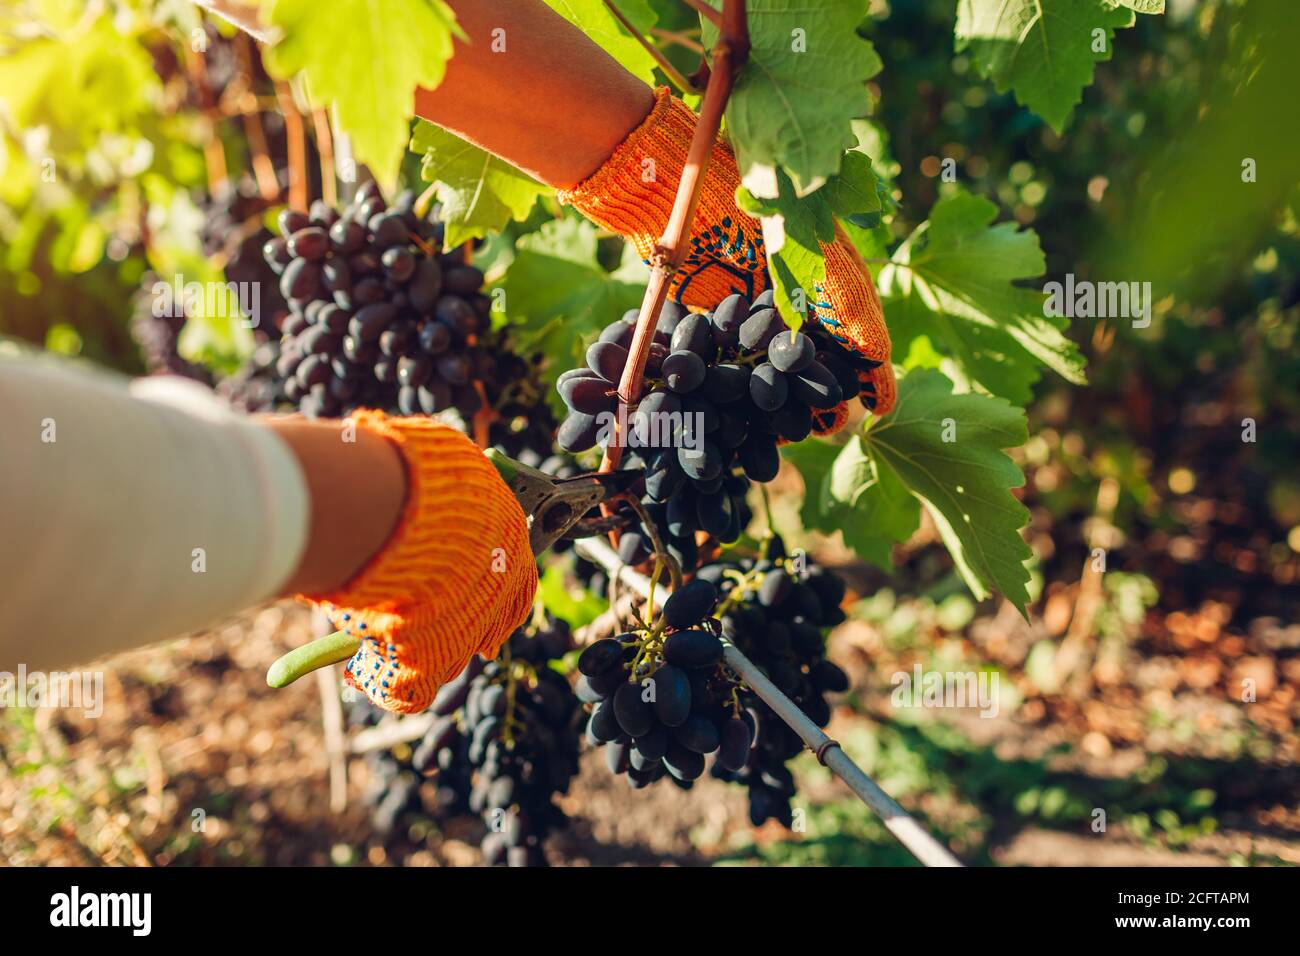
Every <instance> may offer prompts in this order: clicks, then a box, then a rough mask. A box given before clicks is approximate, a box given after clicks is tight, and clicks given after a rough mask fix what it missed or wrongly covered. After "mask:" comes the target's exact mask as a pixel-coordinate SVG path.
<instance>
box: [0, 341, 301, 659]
mask: <svg viewBox="0 0 1300 956" xmlns="http://www.w3.org/2000/svg"><path fill="white" fill-rule="evenodd" d="M0 349H3V346H2V345H0ZM309 506H310V502H309V500H308V491H307V485H306V482H305V481H304V479H303V475H302V472H301V469H300V467H299V465H298V462H297V459H296V458H295V457H294V455H293V453H292V452H291V451H290V450H289V448H288V447H287V446H286V445H285V444H284V443H283V442H282V441H281V440H280V438H279V437H278V436H276V435H275V434H274V433H273V432H272V431H271V430H270V429H268V428H265V427H262V426H260V425H258V424H257V423H256V422H255V421H253V420H249V419H241V418H240V417H238V416H236V415H235V414H234V413H232V412H230V411H229V410H228V409H226V408H225V407H224V406H223V405H221V404H220V402H219V401H218V400H217V399H215V398H214V397H213V396H212V395H211V393H210V392H208V391H207V390H206V389H204V388H203V387H202V386H200V385H198V384H197V383H194V382H189V381H186V380H182V379H178V378H155V379H139V380H136V381H134V382H131V383H130V384H129V385H128V380H127V379H124V378H121V377H119V376H113V375H109V374H106V373H103V372H97V371H93V370H90V369H87V368H84V367H81V366H76V365H73V364H71V363H68V362H61V361H57V360H54V359H51V358H49V357H48V356H35V357H33V356H30V355H18V354H8V355H6V354H3V353H2V352H0V671H12V670H14V668H15V667H16V666H17V665H18V664H19V663H24V664H26V665H27V667H28V669H29V670H30V669H49V668H54V667H63V666H67V665H71V664H79V663H85V662H87V661H89V660H91V659H93V658H94V657H97V656H99V655H101V654H104V653H107V652H110V651H115V650H120V649H123V648H127V647H134V646H139V645H141V644H146V643H149V642H151V641H155V640H159V639H163V638H168V637H174V636H176V635H178V634H182V633H185V632H187V631H190V630H194V629H195V628H198V627H202V626H204V625H207V624H210V623H213V622H214V621H216V620H219V619H220V618H222V617H224V616H226V615H229V614H232V613H234V612H237V611H239V610H242V609H244V608H246V607H249V606H251V605H254V604H257V603H259V602H261V601H264V600H266V599H267V598H269V597H271V596H272V595H274V594H276V593H277V592H278V591H279V589H280V587H281V586H282V585H283V583H284V582H285V581H286V580H287V579H288V577H289V575H290V574H291V573H292V572H293V570H294V569H295V568H296V567H297V565H298V562H299V559H300V558H301V555H302V549H303V547H304V545H305V543H306V538H307V523H308V514H309V510H310V508H309Z"/></svg>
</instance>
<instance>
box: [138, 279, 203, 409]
mask: <svg viewBox="0 0 1300 956" xmlns="http://www.w3.org/2000/svg"><path fill="white" fill-rule="evenodd" d="M158 281H159V279H158V276H157V275H155V274H154V273H152V272H147V273H145V275H144V279H143V281H142V282H141V285H140V288H139V289H138V290H137V291H136V292H135V294H134V296H133V298H132V300H131V338H132V339H134V340H135V344H136V345H137V346H139V349H140V358H141V359H142V360H143V361H144V366H145V369H146V370H147V371H148V372H149V373H150V374H151V375H181V376H184V377H185V378H192V379H194V380H195V381H196V382H203V383H204V384H205V385H207V384H211V382H212V376H211V375H210V374H209V372H208V370H207V369H206V368H204V367H203V366H201V365H195V364H194V363H193V362H191V361H189V360H188V359H185V358H182V357H181V353H180V349H179V348H178V344H179V341H180V335H181V330H182V329H183V328H184V327H185V321H186V318H187V316H185V315H184V314H183V313H182V314H181V315H170V314H169V315H155V314H154V305H155V301H156V299H155V296H154V294H153V291H152V290H153V287H154V284H155V283H157V282H158Z"/></svg>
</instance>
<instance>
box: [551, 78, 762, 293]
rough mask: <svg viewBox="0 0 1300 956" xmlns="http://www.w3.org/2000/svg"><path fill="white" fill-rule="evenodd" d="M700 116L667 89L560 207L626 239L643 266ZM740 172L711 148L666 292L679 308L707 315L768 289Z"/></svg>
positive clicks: (758, 231) (563, 194) (725, 149)
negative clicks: (741, 196)
mask: <svg viewBox="0 0 1300 956" xmlns="http://www.w3.org/2000/svg"><path fill="white" fill-rule="evenodd" d="M697 119H698V117H697V116H696V114H695V111H694V110H692V109H691V108H690V107H689V106H687V105H686V104H685V103H683V102H682V101H681V100H679V99H676V98H675V97H673V96H672V95H671V94H670V93H669V91H668V88H667V87H660V88H659V89H657V90H655V105H654V108H653V109H652V110H651V111H650V113H649V115H648V116H646V118H645V120H643V121H642V123H641V125H640V126H638V127H637V128H636V129H634V130H633V131H632V132H631V133H630V134H629V135H628V137H627V139H626V140H624V141H623V142H622V143H621V144H620V145H619V147H618V148H617V149H616V150H614V152H613V154H612V155H611V156H610V157H609V159H607V160H606V161H605V162H604V164H603V165H602V166H601V167H600V168H599V169H598V170H596V171H595V172H594V173H592V174H591V176H589V177H588V178H587V179H586V180H585V181H584V182H581V183H579V184H578V185H577V186H575V187H573V188H572V189H562V190H560V192H559V199H560V202H563V203H567V204H569V205H571V206H574V207H575V208H576V209H578V211H579V212H581V213H582V214H583V215H584V216H586V217H587V218H588V219H590V220H592V221H593V222H595V223H597V224H598V225H601V226H604V227H605V228H606V229H610V230H612V231H614V232H617V233H618V234H619V235H622V236H626V237H627V238H628V240H629V241H630V242H631V243H632V245H633V246H634V247H635V248H636V251H637V252H638V253H640V255H641V258H642V259H644V260H646V261H647V262H648V261H649V260H650V256H651V254H652V253H653V252H654V247H655V244H656V243H657V242H658V241H659V239H660V237H661V236H662V235H663V233H664V229H666V228H667V227H668V217H669V215H670V214H671V213H672V209H673V198H674V196H675V195H676V193H677V184H678V183H680V182H681V179H682V171H683V170H684V169H685V168H686V155H687V153H688V152H689V151H690V148H691V137H692V136H694V135H695V125H696V121H697ZM739 185H740V173H739V171H738V170H737V169H736V159H735V157H734V156H733V155H732V153H731V147H730V146H728V145H727V144H726V143H725V142H724V141H723V140H722V139H721V138H719V139H717V140H715V141H714V144H713V155H712V156H711V157H710V159H709V168H708V170H707V171H706V172H705V174H704V185H703V188H701V190H700V204H699V206H698V207H697V209H696V212H695V223H696V225H695V231H694V233H693V234H692V235H691V237H690V243H691V248H690V251H689V253H688V254H687V256H686V259H685V260H684V261H683V262H682V265H681V268H680V269H678V270H677V274H676V275H674V276H673V279H672V284H671V285H670V287H669V292H670V294H671V295H672V296H673V298H675V299H676V300H677V301H678V302H681V303H683V304H685V305H696V306H702V307H705V308H712V307H713V306H715V305H717V304H718V303H719V302H721V301H722V300H723V299H725V298H726V297H727V296H729V295H731V294H732V293H733V292H739V293H740V294H741V295H743V296H745V297H746V298H748V299H753V298H754V297H755V296H756V295H758V294H759V293H760V292H762V291H763V290H764V289H765V288H767V276H766V272H765V270H766V269H767V254H766V252H765V251H764V247H763V230H762V227H761V226H760V224H759V222H758V220H757V219H754V218H752V217H750V216H747V215H746V214H745V213H743V212H741V211H740V210H739V209H738V208H737V207H736V187H737V186H739Z"/></svg>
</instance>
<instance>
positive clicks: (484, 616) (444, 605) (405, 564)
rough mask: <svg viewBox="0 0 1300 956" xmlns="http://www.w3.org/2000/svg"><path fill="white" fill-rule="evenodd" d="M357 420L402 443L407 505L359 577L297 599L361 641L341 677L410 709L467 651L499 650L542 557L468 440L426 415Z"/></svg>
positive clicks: (400, 709)
mask: <svg viewBox="0 0 1300 956" xmlns="http://www.w3.org/2000/svg"><path fill="white" fill-rule="evenodd" d="M353 420H354V421H355V422H356V423H357V426H358V427H360V428H366V429H369V430H371V431H373V432H375V433H377V434H379V435H382V436H383V437H385V438H387V439H389V440H390V441H392V442H393V443H394V444H395V445H396V446H397V449H398V451H399V452H400V454H401V456H402V458H403V460H404V461H405V463H406V471H407V494H406V504H405V507H404V508H403V512H402V517H401V519H400V521H399V522H398V525H397V527H396V528H395V529H394V531H393V533H392V536H391V537H390V538H389V540H388V542H387V543H386V544H385V545H384V547H383V549H382V550H381V551H380V552H379V553H378V554H377V555H376V556H375V557H374V558H373V559H372V560H371V561H370V563H369V564H368V565H367V566H366V567H364V568H363V569H362V570H361V572H360V573H359V574H357V576H356V577H355V578H353V579H352V580H351V581H349V582H348V583H347V584H346V585H344V586H343V587H342V588H340V589H339V590H338V591H335V592H332V593H328V594H312V595H304V597H305V598H307V599H308V600H310V601H313V602H315V603H317V604H318V605H319V606H320V607H321V608H322V609H323V610H324V611H325V613H326V614H327V615H328V616H329V618H330V620H331V622H332V623H333V625H334V627H335V628H337V629H339V630H344V631H347V632H348V633H349V634H352V635H353V636H355V637H357V638H360V639H361V641H362V644H361V649H360V650H359V651H357V653H356V654H355V655H354V656H353V657H352V658H351V660H349V661H348V664H347V671H346V677H347V681H348V683H349V684H351V685H352V686H354V687H356V688H357V689H358V690H361V691H362V692H364V693H365V694H366V695H367V696H368V697H369V698H370V699H371V701H373V702H374V703H375V704H376V705H378V706H379V707H382V708H384V709H385V710H390V711H395V712H397V713H405V714H409V713H416V712H418V711H421V710H424V709H425V708H426V707H428V706H429V703H430V702H431V701H432V700H433V697H434V695H435V694H436V693H437V691H438V688H439V686H441V685H442V684H444V683H446V682H447V681H449V680H451V679H452V678H453V677H455V676H456V675H457V674H459V673H460V672H461V671H462V670H463V669H464V668H465V665H466V664H467V663H469V660H470V658H471V657H472V656H473V655H474V654H482V655H484V656H485V657H495V656H496V653H497V649H498V648H499V647H500V646H501V644H502V643H503V642H504V641H505V640H506V638H508V637H509V636H510V634H511V632H513V631H514V630H515V628H517V627H519V625H521V624H522V623H523V622H524V621H525V620H526V619H527V617H528V615H529V613H530V612H531V610H532V603H533V595H534V593H535V592H536V590H537V562H536V559H535V558H534V557H533V553H532V549H531V548H530V546H529V543H528V523H527V520H526V519H525V517H524V513H523V511H522V509H520V507H519V504H518V502H516V501H515V498H514V495H513V494H511V492H510V490H509V489H508V488H507V487H506V484H505V482H504V481H502V479H501V476H500V475H499V474H498V473H497V470H496V469H495V468H494V467H493V466H492V464H491V463H490V462H489V461H488V460H487V458H485V457H484V455H483V453H482V452H481V451H479V449H478V448H477V447H476V446H475V445H474V443H473V442H471V441H470V440H469V439H468V438H466V437H465V436H464V435H462V434H461V433H460V432H458V431H456V430H455V429H454V428H451V427H449V426H447V425H444V424H442V423H440V422H435V421H432V420H430V419H427V418H390V417H388V416H386V415H384V414H383V413H381V412H374V411H359V412H357V413H356V414H355V415H354V416H353Z"/></svg>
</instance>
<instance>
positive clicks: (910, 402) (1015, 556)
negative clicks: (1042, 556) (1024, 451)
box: [864, 369, 1031, 614]
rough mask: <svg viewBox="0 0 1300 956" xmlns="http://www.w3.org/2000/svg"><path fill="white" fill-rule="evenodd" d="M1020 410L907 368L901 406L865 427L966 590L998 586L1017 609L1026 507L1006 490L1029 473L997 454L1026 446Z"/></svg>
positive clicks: (1023, 578)
mask: <svg viewBox="0 0 1300 956" xmlns="http://www.w3.org/2000/svg"><path fill="white" fill-rule="evenodd" d="M1028 437H1029V433H1028V430H1027V428H1026V425H1025V414H1024V412H1023V411H1022V410H1020V409H1018V408H1015V407H1014V406H1012V405H1010V404H1008V403H1007V402H1006V401H1004V400H1003V399H1000V398H989V397H986V396H983V395H976V394H973V393H967V394H964V395H963V394H954V392H953V390H952V382H950V381H949V380H948V379H947V378H945V377H944V376H943V375H941V374H940V373H938V372H935V371H932V370H930V369H917V370H916V371H913V372H910V373H908V375H907V376H905V377H904V378H903V380H902V382H900V383H899V388H898V404H897V405H895V406H894V410H893V411H892V412H890V413H889V414H888V415H886V416H885V417H884V418H881V419H878V420H877V421H875V423H874V424H873V425H872V427H871V428H870V429H869V430H868V431H867V433H866V435H865V438H864V440H865V442H866V446H867V448H868V450H869V451H870V453H871V456H872V459H873V460H874V461H876V462H877V464H878V465H883V466H887V467H888V468H889V469H890V470H892V471H893V472H894V473H895V475H897V477H898V478H899V479H900V480H901V482H902V483H903V484H904V485H905V486H906V487H907V488H908V489H909V490H910V491H911V492H912V494H914V495H916V496H917V497H918V498H920V499H921V501H922V503H923V504H924V505H925V507H926V510H927V511H929V513H930V517H931V518H932V519H933V520H934V523H935V525H936V527H938V529H939V533H940V535H941V536H942V538H943V542H944V544H945V545H946V546H947V548H948V551H949V552H950V553H951V554H952V557H953V560H954V561H955V562H956V565H957V569H958V571H959V572H960V573H961V575H962V578H963V579H964V580H965V581H966V584H967V586H968V587H969V588H970V589H971V591H972V592H973V593H974V594H975V596H976V597H977V598H979V599H981V600H982V599H984V598H986V597H988V596H989V594H990V593H991V592H992V591H994V590H997V591H999V592H1001V593H1002V594H1003V595H1004V596H1005V597H1006V598H1007V599H1008V600H1009V601H1011V602H1012V603H1013V604H1014V605H1015V606H1016V607H1017V608H1018V609H1019V610H1020V612H1021V613H1022V614H1023V613H1024V612H1025V604H1026V602H1027V601H1028V600H1029V592H1028V591H1027V590H1026V588H1025V585H1026V583H1027V582H1028V581H1029V569H1028V568H1027V567H1026V566H1025V562H1026V560H1027V559H1028V558H1029V557H1030V556H1031V552H1030V550H1029V546H1028V545H1027V544H1025V541H1024V539H1023V538H1022V537H1021V536H1020V529H1021V528H1022V527H1024V526H1025V525H1026V524H1028V522H1029V512H1028V511H1027V510H1026V509H1025V506H1024V505H1022V504H1021V503H1020V502H1019V501H1018V500H1017V499H1016V497H1015V496H1014V495H1012V494H1011V491H1010V489H1012V488H1019V487H1022V486H1023V485H1024V483H1025V477H1024V475H1023V474H1022V473H1021V471H1020V469H1019V468H1018V467H1017V466H1016V464H1015V462H1013V461H1012V460H1011V459H1010V458H1009V457H1008V456H1007V455H1006V454H1005V453H1004V452H1003V451H1002V449H1004V448H1013V447H1017V446H1019V445H1023V444H1024V443H1025V441H1027V440H1028Z"/></svg>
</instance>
